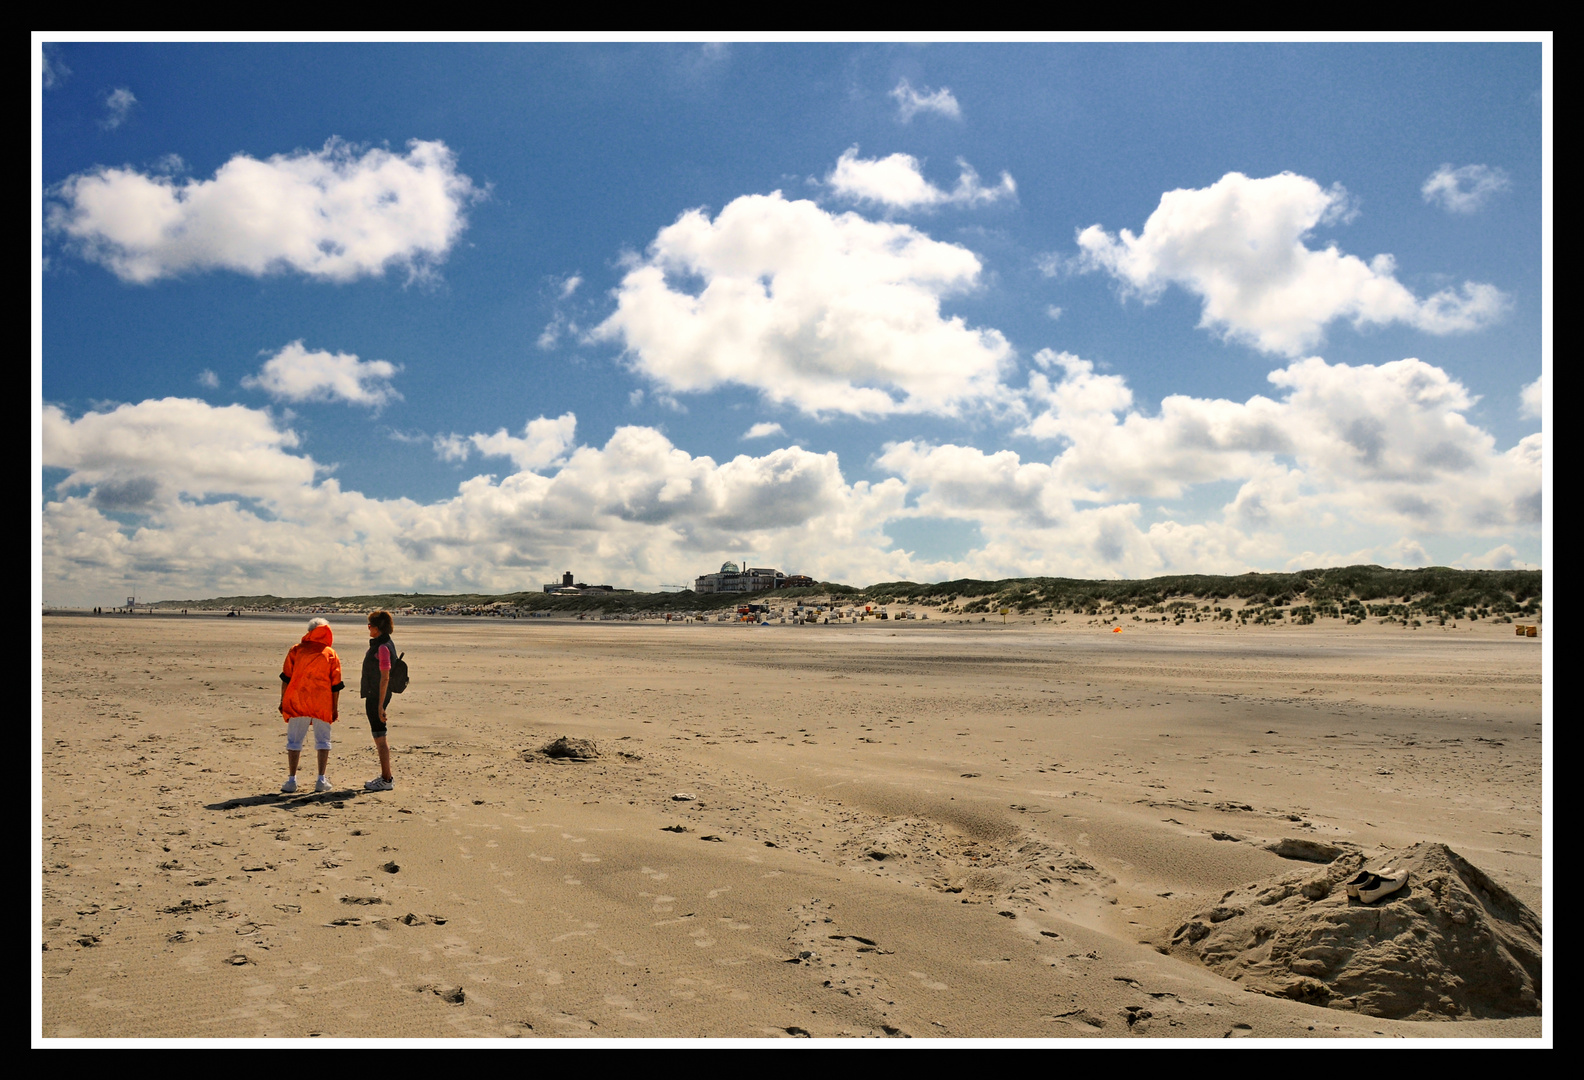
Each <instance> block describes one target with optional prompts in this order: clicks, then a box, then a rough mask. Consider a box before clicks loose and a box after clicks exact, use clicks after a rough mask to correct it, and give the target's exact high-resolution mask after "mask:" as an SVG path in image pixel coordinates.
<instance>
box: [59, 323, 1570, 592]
mask: <svg viewBox="0 0 1584 1080" xmlns="http://www.w3.org/2000/svg"><path fill="white" fill-rule="evenodd" d="M1036 374H1038V375H1041V376H1043V377H1044V378H1045V382H1044V385H1043V387H1042V388H1041V389H1040V390H1039V392H1038V393H1037V394H1036V393H1035V392H1034V391H1033V390H1031V391H1030V399H1031V401H1032V402H1033V404H1034V406H1035V407H1036V408H1037V409H1039V410H1043V411H1040V412H1038V413H1037V415H1035V417H1034V418H1033V419H1031V421H1030V422H1031V424H1032V423H1033V422H1034V421H1035V420H1038V419H1041V418H1047V414H1052V413H1053V414H1054V415H1053V416H1049V417H1048V418H1047V422H1048V423H1049V424H1050V425H1051V427H1050V429H1049V430H1050V432H1051V433H1052V437H1054V438H1057V439H1059V440H1060V441H1061V442H1062V444H1063V445H1061V446H1060V447H1059V448H1058V452H1057V453H1055V455H1054V456H1053V457H1052V458H1051V459H1050V460H1046V461H1041V460H1023V459H1022V458H1021V457H1020V455H1019V454H1017V453H1015V452H1013V451H1010V450H1001V451H988V450H982V449H979V448H977V447H972V446H957V445H950V444H947V445H931V444H928V443H925V442H923V441H919V440H913V441H907V442H901V443H896V444H892V445H890V446H888V447H887V448H886V450H885V452H884V454H883V455H882V456H881V457H880V459H879V460H878V462H877V464H878V465H879V466H880V468H881V469H883V470H886V471H887V472H888V473H890V474H891V476H890V478H888V479H885V480H882V481H880V482H877V483H870V482H865V481H854V482H849V481H847V480H846V479H845V478H844V476H843V475H842V470H841V467H840V463H839V462H838V460H837V456H836V455H835V454H833V453H826V454H817V453H812V452H810V451H807V450H803V449H801V448H799V447H795V446H794V447H787V448H783V449H775V450H769V451H766V452H765V453H763V454H760V455H757V456H754V455H747V454H744V455H739V456H737V457H734V458H732V459H731V460H729V461H721V462H717V461H715V460H714V459H711V458H708V457H703V456H694V455H692V454H690V453H688V452H687V451H685V450H683V449H680V448H679V447H677V446H675V445H673V444H672V443H671V442H670V441H669V440H667V439H666V437H665V436H664V435H662V434H661V433H660V432H658V431H656V430H654V429H653V428H648V427H623V428H619V429H617V431H616V432H615V433H614V434H613V435H612V436H611V437H610V439H609V440H608V441H607V442H606V443H605V445H604V446H600V447H595V446H578V445H576V442H575V434H576V417H575V416H573V415H572V414H571V413H567V414H564V415H562V416H560V417H554V418H548V417H538V418H537V419H534V420H532V421H530V422H529V423H528V424H526V425H525V427H524V428H523V430H522V432H521V434H519V435H510V434H508V433H507V432H505V431H504V430H502V431H497V432H496V433H494V434H492V435H491V434H482V433H477V434H471V435H463V434H457V435H448V436H441V437H440V438H439V439H437V440H434V443H435V447H436V451H437V453H440V454H441V455H442V456H448V457H449V458H450V459H451V460H454V461H459V460H465V459H467V458H469V457H471V456H473V455H475V454H479V455H487V456H494V457H499V458H503V459H509V460H510V462H511V468H512V470H513V471H510V472H509V473H508V474H507V475H505V476H494V475H484V476H472V477H470V478H469V479H467V480H465V481H463V482H462V483H461V484H460V485H458V488H457V490H456V493H455V494H454V495H453V496H451V497H449V498H446V499H441V500H438V501H435V502H432V503H419V502H415V501H414V500H411V499H406V498H392V499H375V498H370V497H368V496H365V495H363V494H360V493H358V492H356V491H346V490H343V489H342V488H341V486H340V485H339V484H338V482H337V481H336V480H335V478H334V477H333V476H330V475H327V471H326V470H325V469H324V468H322V467H321V466H319V465H318V464H316V463H315V462H314V461H313V460H312V458H310V457H309V456H307V455H306V454H304V453H302V452H301V450H300V448H299V440H298V437H297V435H296V433H295V432H293V431H292V430H290V429H289V428H287V427H286V426H285V423H286V421H284V420H283V419H282V418H281V417H280V416H278V415H272V414H271V413H270V412H269V411H267V410H263V409H250V408H245V407H242V406H236V405H232V406H213V405H209V404H207V403H205V402H202V401H196V400H187V399H175V398H167V399H163V400H149V401H143V402H139V403H137V404H132V405H121V406H117V407H114V408H105V409H104V410H102V411H97V412H89V413H87V414H85V415H83V416H81V417H78V418H76V419H71V418H69V417H68V416H67V415H66V414H65V413H64V412H63V411H62V410H61V409H59V408H57V407H55V406H48V407H46V408H45V410H44V414H43V447H44V464H45V466H46V467H48V468H54V469H62V470H65V472H66V474H67V476H66V479H65V480H64V481H63V482H62V483H60V484H59V485H57V486H56V487H55V488H54V489H52V490H51V491H50V492H48V493H47V495H48V497H47V500H46V504H45V507H44V515H43V537H44V563H43V567H44V570H43V573H44V584H45V590H46V592H45V595H46V597H47V598H48V600H49V602H51V603H96V602H103V601H104V598H105V597H106V596H124V595H126V592H125V591H123V590H124V588H125V587H127V585H128V583H129V582H135V583H136V585H135V588H136V591H137V592H138V593H139V594H140V595H144V596H165V597H171V598H181V597H189V596H192V597H196V596H206V595H209V596H212V595H227V594H236V593H262V592H273V593H276V594H280V595H311V594H315V593H325V592H334V593H352V592H362V591H373V590H376V589H401V590H403V591H408V590H413V589H426V590H434V591H464V590H469V591H470V590H481V591H508V590H516V589H535V588H537V587H538V585H539V583H540V582H541V581H543V580H548V578H547V577H543V576H542V575H548V574H553V573H557V572H559V571H560V570H563V569H565V568H566V567H567V566H573V567H578V566H582V567H584V568H585V570H582V571H579V572H580V574H583V575H584V576H585V577H587V578H588V579H590V580H592V579H594V578H596V577H597V578H598V579H599V580H602V581H610V582H611V583H612V584H624V585H632V586H635V587H649V586H653V585H658V584H662V583H665V584H671V583H676V582H681V581H688V580H691V579H692V577H693V576H695V575H696V574H698V573H699V572H700V571H701V568H702V569H711V568H713V566H716V565H719V563H720V561H721V559H722V558H724V557H726V556H727V555H733V554H741V553H744V552H751V553H753V558H754V560H755V561H756V562H759V561H762V562H763V563H764V564H766V565H776V566H780V567H782V568H783V569H785V570H787V571H788V572H803V573H809V574H811V575H812V576H815V577H818V578H824V579H830V580H838V581H850V582H856V583H868V582H874V581H882V580H896V579H902V578H908V579H912V580H947V579H951V578H956V577H980V578H987V577H988V578H994V577H1005V576H1022V575H1026V574H1051V575H1062V576H1077V577H1115V576H1122V575H1128V576H1146V575H1152V574H1163V573H1176V572H1211V573H1220V572H1227V573H1232V572H1242V571H1244V570H1248V569H1260V568H1265V569H1269V568H1272V567H1279V566H1282V565H1283V564H1284V563H1289V564H1290V565H1292V566H1314V565H1322V564H1328V563H1356V562H1388V563H1395V564H1398V565H1420V564H1423V563H1424V562H1428V561H1429V559H1430V556H1429V554H1428V549H1429V546H1430V541H1431V539H1432V538H1434V537H1442V538H1445V537H1447V536H1463V537H1467V538H1469V539H1470V540H1472V538H1474V537H1478V536H1486V537H1489V538H1490V539H1487V540H1486V541H1485V542H1484V543H1483V544H1479V545H1476V544H1474V543H1472V542H1471V543H1468V544H1467V546H1468V547H1469V548H1470V549H1471V550H1473V551H1480V550H1483V549H1484V548H1485V547H1486V546H1489V545H1494V546H1492V547H1490V550H1489V551H1486V553H1485V554H1484V555H1466V556H1464V559H1463V562H1464V563H1465V564H1478V565H1488V566H1504V565H1512V566H1521V565H1525V564H1524V563H1522V562H1521V561H1520V560H1519V558H1518V556H1517V552H1518V551H1519V550H1520V549H1521V547H1522V545H1525V544H1529V543H1530V542H1531V541H1532V539H1533V538H1534V537H1535V536H1536V534H1537V530H1538V507H1539V474H1540V454H1541V442H1540V437H1539V436H1531V437H1529V438H1528V439H1525V440H1523V441H1522V442H1520V443H1519V444H1518V446H1516V447H1513V448H1512V449H1510V450H1507V451H1500V450H1498V449H1497V448H1496V447H1495V445H1494V443H1493V441H1492V440H1491V438H1490V436H1489V435H1488V434H1486V433H1484V432H1482V431H1480V430H1478V429H1477V428H1474V427H1473V426H1472V425H1470V424H1469V423H1468V422H1467V420H1466V419H1465V417H1464V416H1463V413H1464V412H1466V411H1467V409H1468V408H1469V406H1470V403H1471V399H1470V397H1469V395H1468V393H1467V391H1466V390H1465V389H1464V388H1463V387H1461V386H1460V385H1458V384H1457V383H1456V382H1455V381H1454V380H1451V379H1450V378H1449V377H1448V376H1446V374H1445V373H1444V372H1441V371H1439V369H1436V368H1433V367H1431V366H1430V365H1427V364H1423V363H1421V362H1420V361H1416V360H1406V361H1398V362H1397V363H1395V364H1384V365H1379V366H1359V367H1350V366H1348V365H1345V364H1334V365H1333V364H1326V363H1325V362H1324V361H1321V360H1318V359H1313V360H1306V361H1302V362H1298V363H1294V364H1292V365H1289V366H1288V367H1285V368H1282V369H1279V370H1278V371H1276V372H1273V373H1272V383H1273V385H1274V386H1275V387H1277V389H1278V394H1277V395H1276V396H1274V397H1272V398H1262V397H1256V398H1251V399H1250V400H1249V401H1247V402H1243V403H1237V402H1230V401H1215V400H1206V399H1197V398H1189V397H1186V396H1181V395H1178V396H1174V397H1172V398H1168V399H1167V402H1165V403H1163V405H1162V407H1161V410H1160V412H1159V414H1158V415H1149V416H1146V415H1144V414H1143V413H1141V412H1140V411H1138V410H1137V409H1136V407H1135V406H1134V403H1133V398H1132V394H1131V392H1130V391H1129V390H1128V387H1127V385H1126V383H1125V381H1123V380H1122V379H1121V378H1120V377H1118V376H1115V375H1111V374H1105V373H1100V372H1097V371H1095V370H1094V368H1093V365H1091V364H1089V363H1087V362H1085V361H1083V360H1081V359H1079V358H1077V357H1072V356H1070V355H1067V354H1057V353H1049V352H1047V353H1043V354H1041V358H1040V362H1039V370H1038V371H1037V372H1036ZM1031 381H1032V380H1031ZM1108 418H1109V419H1108ZM1152 456H1153V457H1152ZM1108 457H1109V458H1111V459H1113V460H1110V461H1107V458H1108ZM1149 460H1154V461H1155V462H1156V464H1157V466H1158V470H1157V471H1159V472H1161V473H1162V474H1163V475H1162V477H1156V476H1152V475H1150V473H1149V470H1148V468H1147V465H1148V462H1149ZM1207 482H1219V483H1228V482H1231V483H1236V484H1238V485H1239V487H1238V489H1237V492H1236V495H1235V496H1234V497H1232V498H1231V499H1230V500H1229V501H1228V502H1227V503H1226V505H1224V506H1222V507H1221V508H1220V509H1219V510H1216V509H1214V508H1212V509H1210V510H1208V511H1204V512H1198V513H1192V514H1190V513H1181V514H1173V513H1171V512H1169V511H1168V512H1165V513H1164V515H1162V514H1161V513H1159V512H1157V514H1156V516H1155V518H1154V519H1153V520H1151V519H1150V518H1148V517H1146V515H1145V513H1144V512H1143V510H1142V509H1141V501H1142V500H1141V496H1142V495H1148V494H1151V493H1159V492H1171V491H1186V490H1188V489H1189V488H1191V487H1192V486H1193V485H1195V484H1199V483H1207ZM911 517H923V518H935V519H948V520H956V521H971V522H974V523H976V524H977V526H978V530H977V534H976V535H978V536H980V537H982V541H980V542H978V546H977V547H976V548H975V549H974V550H972V551H969V552H967V553H965V554H964V555H963V556H961V557H960V558H955V559H946V560H930V559H921V558H915V557H914V556H912V555H910V554H908V553H907V552H902V551H896V550H892V545H891V543H890V540H889V538H888V537H887V536H886V535H885V532H884V525H885V523H886V522H894V521H896V520H898V519H905V518H911ZM1447 543H1448V542H1447V541H1446V540H1445V539H1442V541H1441V546H1443V547H1445V546H1446V545H1447ZM1317 553H1318V554H1317ZM1335 553H1343V554H1335Z"/></svg>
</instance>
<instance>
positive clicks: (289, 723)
mask: <svg viewBox="0 0 1584 1080" xmlns="http://www.w3.org/2000/svg"><path fill="white" fill-rule="evenodd" d="M332 641H333V635H332V634H331V633H330V624H329V623H328V622H326V621H325V620H323V619H314V620H312V621H311V622H309V624H308V632H307V633H306V634H304V635H303V639H302V640H301V641H300V642H298V643H297V644H296V645H293V646H292V647H291V651H290V652H288V653H287V654H286V662H285V663H284V664H282V665H281V700H280V714H281V719H282V720H284V721H286V771H287V774H288V775H287V777H286V782H285V783H284V784H282V785H281V791H282V792H284V793H285V794H287V795H291V794H294V793H295V792H296V791H297V762H298V761H299V760H300V759H301V758H302V748H303V741H304V740H305V739H306V738H307V737H308V732H309V731H310V730H311V731H312V732H313V736H314V750H315V751H317V752H318V754H319V778H318V779H317V780H315V781H314V790H315V791H329V790H330V781H329V780H328V779H327V778H326V777H325V766H327V765H328V764H329V763H330V725H331V724H334V723H335V721H336V715H337V712H338V707H339V705H340V701H341V689H342V685H343V684H342V682H341V658H340V657H339V656H337V655H336V651H335V650H334V649H332V648H331V647H330V645H331V642H332Z"/></svg>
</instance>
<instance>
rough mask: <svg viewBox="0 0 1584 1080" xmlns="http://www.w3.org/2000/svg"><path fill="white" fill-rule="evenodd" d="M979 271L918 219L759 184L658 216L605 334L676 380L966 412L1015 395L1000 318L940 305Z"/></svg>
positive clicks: (686, 386)
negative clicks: (662, 223) (662, 222)
mask: <svg viewBox="0 0 1584 1080" xmlns="http://www.w3.org/2000/svg"><path fill="white" fill-rule="evenodd" d="M979 272H980V264H979V260H978V258H977V257H976V256H975V255H974V254H973V252H971V251H969V250H968V249H967V248H964V247H960V246H958V245H955V244H948V243H942V242H940V241H937V240H933V239H931V238H930V237H929V236H927V235H926V234H924V233H922V232H920V231H918V230H917V229H914V228H912V227H910V226H907V225H900V224H895V223H890V222H874V221H868V220H866V219H864V218H862V217H860V216H858V215H857V214H852V213H846V214H840V215H837V214H830V213H827V212H826V211H824V210H822V209H820V208H819V207H818V206H816V205H815V204H814V203H812V202H807V201H803V200H798V201H791V202H789V201H787V200H786V199H784V198H782V196H781V193H780V192H774V193H772V194H770V195H746V196H743V197H741V198H738V199H734V200H733V201H732V202H731V203H730V204H728V205H727V206H726V208H725V209H724V210H722V211H721V212H720V214H719V216H718V217H716V218H715V220H713V221H711V220H710V219H709V217H708V216H707V215H706V214H705V213H704V212H703V211H701V210H691V211H688V212H687V213H685V214H683V215H682V216H681V217H680V218H679V219H678V220H677V221H676V223H675V224H673V225H669V226H667V227H666V228H664V229H662V230H660V233H659V234H658V235H657V236H656V237H655V240H654V243H653V244H652V245H651V246H650V249H649V252H648V255H647V257H646V258H644V259H641V260H637V261H635V263H634V265H633V266H632V267H631V269H629V270H628V272H627V274H626V276H625V277H623V279H622V282H621V285H620V286H619V287H618V289H617V294H616V295H617V308H616V311H615V313H614V314H612V315H611V316H610V317H609V318H608V319H607V320H606V321H605V322H604V323H602V324H601V325H600V326H599V327H597V328H596V329H595V331H594V336H595V337H596V338H598V339H605V340H614V341H619V342H621V344H622V345H623V346H624V347H625V349H626V353H627V356H628V359H629V361H630V362H631V364H632V365H633V367H634V368H635V369H636V370H637V371H639V372H641V373H642V374H644V375H646V376H648V377H649V378H651V379H653V380H654V381H655V382H657V383H659V384H660V385H661V386H662V387H663V388H665V389H667V390H670V391H672V392H698V391H704V390H709V389H712V388H714V387H717V386H721V385H723V384H728V383H735V384H737V385H741V386H748V387H752V388H754V389H757V390H759V391H760V392H761V393H762V394H763V395H764V396H765V397H766V398H768V399H769V400H771V401H773V402H778V403H786V404H791V405H794V406H796V407H797V408H799V409H801V410H803V411H804V412H807V413H811V414H816V415H820V414H831V413H846V414H849V415H858V416H883V415H887V414H891V413H938V414H947V415H956V414H957V413H959V412H960V411H961V410H962V409H963V408H964V407H965V406H968V405H971V404H979V403H983V402H986V401H994V400H1000V399H1002V398H1003V397H1004V396H1005V393H1004V390H1003V388H1002V387H1001V385H1000V377H1001V373H1002V370H1003V368H1004V367H1005V366H1006V365H1007V364H1008V363H1009V362H1010V360H1011V358H1012V348H1011V346H1010V345H1009V344H1008V343H1007V341H1006V339H1005V338H1004V337H1002V336H1001V334H1000V333H999V332H998V331H995V330H980V329H974V328H971V327H969V326H967V325H966V324H965V323H964V322H963V320H962V319H961V318H960V317H951V318H947V317H943V316H942V315H941V310H940V307H941V301H942V300H943V299H944V298H945V297H948V296H951V295H953V294H958V293H963V292H967V291H969V290H972V289H974V288H975V287H976V286H977V285H978V283H979Z"/></svg>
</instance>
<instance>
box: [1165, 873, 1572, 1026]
mask: <svg viewBox="0 0 1584 1080" xmlns="http://www.w3.org/2000/svg"><path fill="white" fill-rule="evenodd" d="M1365 865H1368V867H1369V868H1371V869H1376V868H1379V867H1385V866H1394V867H1399V868H1406V869H1407V870H1408V871H1409V875H1410V876H1409V879H1408V884H1407V885H1406V886H1404V887H1403V888H1402V889H1401V890H1400V891H1399V892H1397V893H1396V894H1394V895H1392V896H1390V897H1386V898H1384V899H1382V900H1378V901H1376V902H1375V903H1374V904H1363V903H1360V902H1359V901H1358V900H1353V899H1349V898H1348V895H1347V891H1346V890H1345V889H1344V888H1343V887H1342V885H1341V883H1342V882H1344V881H1346V880H1347V879H1348V878H1350V877H1352V876H1353V875H1354V874H1355V873H1356V872H1357V871H1358V870H1359V868H1360V867H1362V866H1365ZM1169 947H1170V949H1171V950H1172V951H1173V952H1177V953H1179V954H1189V955H1192V956H1194V957H1196V958H1197V959H1199V960H1200V961H1201V962H1203V963H1204V964H1205V965H1206V966H1208V967H1210V968H1211V969H1212V970H1214V971H1216V972H1219V973H1220V974H1222V975H1225V976H1226V977H1228V978H1230V979H1234V980H1237V981H1239V982H1241V983H1243V984H1244V985H1245V986H1247V987H1248V988H1249V989H1251V990H1257V991H1260V992H1263V993H1268V994H1273V995H1278V996H1282V997H1290V998H1293V999H1295V1000H1298V1001H1304V1002H1308V1003H1310V1004H1314V1005H1327V1006H1330V1007H1331V1008H1339V1009H1353V1010H1356V1011H1358V1012H1361V1013H1366V1014H1368V1015H1371V1016H1382V1017H1389V1018H1392V1019H1407V1020H1429V1019H1451V1020H1464V1019H1480V1018H1496V1017H1508V1016H1534V1015H1538V1014H1539V1012H1540V993H1541V986H1540V920H1539V919H1538V918H1537V917H1536V916H1535V914H1534V912H1532V911H1530V910H1529V908H1527V907H1525V906H1524V905H1523V903H1521V902H1520V901H1519V900H1518V899H1517V898H1516V897H1514V896H1513V895H1512V894H1511V893H1509V892H1508V891H1507V890H1506V889H1504V888H1502V887H1501V886H1500V885H1498V884H1496V883H1495V882H1494V881H1492V880H1491V879H1490V878H1489V877H1488V876H1486V875H1485V874H1484V873H1483V872H1482V871H1481V870H1479V868H1477V867H1475V866H1473V865H1472V864H1470V863H1469V862H1468V861H1467V860H1465V859H1464V858H1463V857H1462V856H1460V855H1458V854H1457V852H1455V851H1453V850H1452V849H1451V848H1449V847H1447V846H1446V845H1444V844H1430V843H1421V844H1415V845H1414V846H1413V847H1410V848H1404V849H1401V850H1398V851H1389V852H1385V853H1383V854H1382V855H1380V856H1379V857H1377V858H1372V859H1369V860H1368V862H1367V863H1366V860H1365V858H1364V856H1363V855H1362V854H1360V853H1358V852H1345V853H1343V854H1342V855H1340V856H1339V857H1338V858H1336V859H1335V860H1334V861H1332V862H1330V863H1328V864H1326V865H1325V866H1323V867H1318V868H1312V869H1309V870H1307V871H1305V872H1302V873H1295V874H1292V875H1289V876H1286V877H1282V878H1279V879H1274V880H1269V881H1265V882H1256V883H1255V884H1252V885H1247V886H1244V887H1243V888H1241V889H1234V890H1232V891H1230V892H1228V893H1226V894H1225V895H1224V896H1223V897H1222V898H1221V902H1220V903H1219V904H1217V905H1216V906H1215V907H1213V908H1209V909H1207V910H1205V911H1201V912H1199V913H1197V914H1195V915H1194V916H1193V917H1192V918H1191V919H1189V920H1188V921H1187V922H1185V923H1183V924H1182V925H1181V926H1179V927H1178V928H1177V930H1176V931H1175V932H1174V933H1173V934H1172V938H1171V944H1170V946H1169Z"/></svg>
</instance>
